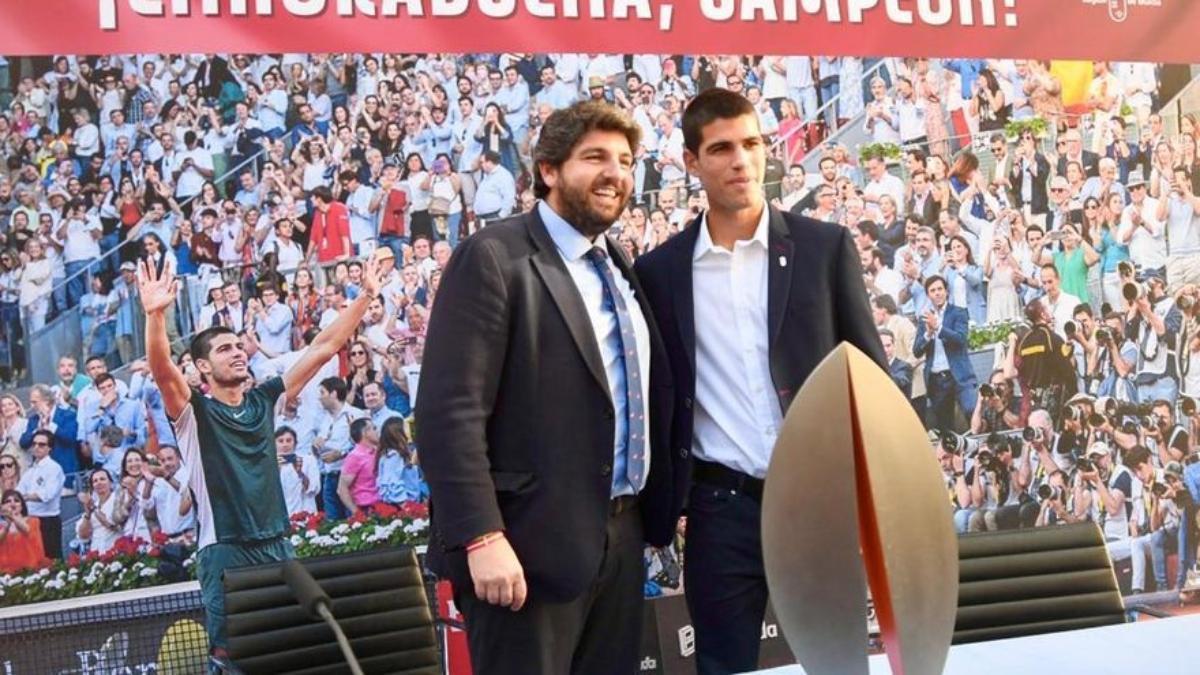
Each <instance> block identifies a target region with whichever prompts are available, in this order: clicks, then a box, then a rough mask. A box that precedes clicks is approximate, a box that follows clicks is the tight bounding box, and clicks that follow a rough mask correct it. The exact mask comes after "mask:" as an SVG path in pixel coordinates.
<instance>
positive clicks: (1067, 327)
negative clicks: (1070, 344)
mask: <svg viewBox="0 0 1200 675" xmlns="http://www.w3.org/2000/svg"><path fill="white" fill-rule="evenodd" d="M1078 332H1079V326H1078V325H1077V324H1076V323H1075V322H1074V321H1068V322H1066V323H1065V324H1063V333H1065V334H1066V336H1067V339H1068V340H1070V339H1072V338H1074V337H1075V333H1078Z"/></svg>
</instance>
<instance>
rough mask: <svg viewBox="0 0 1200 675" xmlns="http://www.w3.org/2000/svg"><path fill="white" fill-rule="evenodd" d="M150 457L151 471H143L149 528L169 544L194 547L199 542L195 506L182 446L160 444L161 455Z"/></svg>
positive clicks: (143, 493)
mask: <svg viewBox="0 0 1200 675" xmlns="http://www.w3.org/2000/svg"><path fill="white" fill-rule="evenodd" d="M148 459H149V462H148V465H149V470H148V471H147V470H144V471H143V472H142V478H143V485H144V487H143V492H142V503H143V504H144V508H145V515H146V519H147V522H148V523H149V525H150V531H151V533H153V534H157V533H161V534H163V535H165V536H166V537H167V541H168V542H170V543H180V544H184V545H187V546H191V545H192V544H194V543H195V542H196V509H195V504H194V502H193V500H192V492H191V490H190V489H188V486H187V483H186V482H185V481H186V479H185V476H186V471H184V470H183V466H182V465H183V461H182V457H181V456H180V454H179V448H177V447H175V446H174V445H166V444H164V445H160V446H159V448H158V455H157V456H154V455H151V456H150V457H149V458H148ZM146 490H148V491H149V494H148V495H147V493H146Z"/></svg>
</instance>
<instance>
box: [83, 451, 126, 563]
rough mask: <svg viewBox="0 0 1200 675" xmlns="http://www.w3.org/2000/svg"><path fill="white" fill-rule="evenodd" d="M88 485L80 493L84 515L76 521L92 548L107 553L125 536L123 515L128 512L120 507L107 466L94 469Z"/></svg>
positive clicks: (97, 551) (84, 538)
mask: <svg viewBox="0 0 1200 675" xmlns="http://www.w3.org/2000/svg"><path fill="white" fill-rule="evenodd" d="M88 486H89V488H90V489H89V490H86V491H84V492H81V493H80V494H79V504H80V506H82V507H83V515H82V517H80V519H79V522H77V523H76V524H75V534H76V535H77V536H78V537H79V538H80V539H81V540H83V541H86V542H88V545H89V548H90V549H91V550H92V551H95V552H96V553H105V552H107V551H108V550H109V549H111V548H112V547H113V545H114V544H116V542H117V540H118V539H120V538H121V535H122V532H123V530H124V527H125V523H124V520H123V518H122V516H123V515H127V514H122V513H121V511H120V509H118V506H119V502H120V497H119V496H118V495H117V494H116V492H115V490H114V486H113V479H112V474H110V473H109V472H108V470H107V469H103V468H99V469H93V470H92V473H91V474H90V475H89V476H88Z"/></svg>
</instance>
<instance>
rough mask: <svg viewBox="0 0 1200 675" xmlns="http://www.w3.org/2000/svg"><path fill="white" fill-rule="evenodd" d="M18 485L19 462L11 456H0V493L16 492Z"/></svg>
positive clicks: (19, 478) (19, 481) (19, 479)
mask: <svg viewBox="0 0 1200 675" xmlns="http://www.w3.org/2000/svg"><path fill="white" fill-rule="evenodd" d="M20 483H21V462H20V461H19V460H18V459H17V458H16V457H14V456H13V455H0V492H5V491H8V490H16V489H17V485H19V484H20ZM22 503H24V502H22Z"/></svg>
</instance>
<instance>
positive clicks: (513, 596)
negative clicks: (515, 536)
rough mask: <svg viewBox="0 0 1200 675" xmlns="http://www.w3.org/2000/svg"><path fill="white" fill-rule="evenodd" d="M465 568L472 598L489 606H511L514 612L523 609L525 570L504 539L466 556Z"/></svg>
mask: <svg viewBox="0 0 1200 675" xmlns="http://www.w3.org/2000/svg"><path fill="white" fill-rule="evenodd" d="M467 566H468V567H469V568H470V570H471V581H472V582H474V583H475V597H477V598H479V599H480V600H485V601H487V602H488V603H489V604H492V605H500V606H501V607H511V608H512V611H514V612H516V611H519V610H520V609H521V608H522V607H524V606H525V597H526V595H527V593H528V589H527V588H526V586H525V570H523V569H522V568H521V561H519V560H517V554H516V552H515V551H513V549H512V546H511V545H510V544H509V543H508V539H506V538H504V537H501V538H500V539H498V540H496V541H494V542H492V543H490V544H488V545H487V546H484V547H483V548H481V549H478V550H476V551H472V552H471V553H468V554H467Z"/></svg>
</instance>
